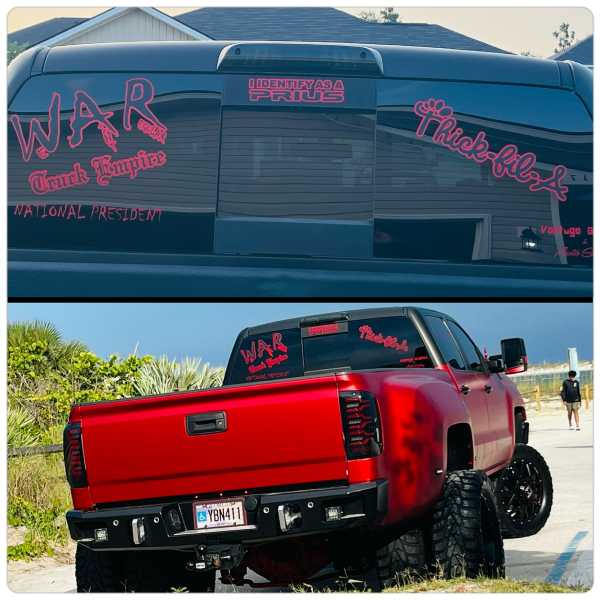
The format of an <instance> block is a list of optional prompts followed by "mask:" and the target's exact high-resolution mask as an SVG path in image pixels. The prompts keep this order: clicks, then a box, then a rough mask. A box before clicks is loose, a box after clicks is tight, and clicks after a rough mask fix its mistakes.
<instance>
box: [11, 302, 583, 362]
mask: <svg viewBox="0 0 600 600" xmlns="http://www.w3.org/2000/svg"><path fill="white" fill-rule="evenodd" d="M392 305H393V304H390V303H387V304H378V303H362V304H361V303H342V302H340V303H321V302H319V303H317V302H315V303H311V302H304V303H285V302H281V303H189V304H188V303H180V304H178V303H131V304H129V303H98V304H95V303H65V304H62V303H57V304H54V303H46V304H45V303H35V304H28V303H23V304H20V303H12V304H9V307H8V318H9V321H10V322H13V321H22V320H35V319H38V320H41V321H50V322H52V323H54V325H56V327H58V329H59V330H60V331H61V333H62V335H63V337H64V338H65V339H67V340H71V339H73V340H74V339H77V340H80V341H82V342H84V343H85V344H87V346H88V347H89V348H90V350H92V351H93V352H96V353H97V354H99V355H100V356H103V357H106V356H107V355H109V354H111V353H115V354H119V355H121V356H125V355H127V354H129V353H130V352H132V351H133V350H134V349H135V347H136V345H137V346H138V354H154V355H161V354H167V355H168V356H169V357H171V358H177V359H180V358H182V357H184V356H196V357H201V358H203V359H204V360H206V361H208V362H210V363H211V364H213V365H224V364H226V362H227V359H228V357H229V352H230V350H231V347H232V345H233V342H234V340H235V337H236V335H237V333H238V332H239V331H240V330H241V329H243V328H244V327H246V326H249V325H255V324H259V323H263V322H267V321H272V320H277V319H284V318H287V317H294V316H300V315H306V314H314V313H321V312H332V311H338V310H347V309H350V308H367V307H375V306H392ZM418 305H419V306H425V307H430V308H435V309H437V310H441V311H442V312H446V313H448V314H450V315H452V316H453V317H454V318H455V319H457V320H458V322H459V323H461V324H462V325H463V327H464V328H465V329H466V330H467V331H468V332H469V333H470V334H471V336H472V337H473V338H474V340H475V341H476V342H477V343H478V344H479V346H480V347H481V348H484V347H485V348H487V350H488V352H489V353H490V354H494V353H495V352H499V350H500V345H499V341H500V339H501V338H503V337H523V338H525V342H526V344H527V351H528V352H527V353H528V355H529V357H530V361H531V362H532V363H538V362H542V361H544V360H546V361H550V362H554V361H561V362H562V361H565V360H566V357H567V347H569V346H575V347H577V349H578V354H579V357H580V359H590V358H592V305H591V304H570V303H561V304H554V303H550V304H542V303H540V304H536V303H522V304H520V303H490V304H486V303H472V304H471V303H431V304H427V303H419V304H418Z"/></svg>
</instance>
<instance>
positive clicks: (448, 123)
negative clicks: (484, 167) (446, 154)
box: [413, 98, 569, 202]
mask: <svg viewBox="0 0 600 600" xmlns="http://www.w3.org/2000/svg"><path fill="white" fill-rule="evenodd" d="M413 111H414V113H415V114H416V115H417V117H419V118H420V122H419V125H418V126H417V130H416V135H417V137H419V138H423V137H425V135H426V134H429V135H431V139H432V141H433V142H434V143H435V144H438V145H440V146H443V147H444V148H447V149H448V150H450V151H452V152H457V153H458V154H460V155H461V156H463V157H464V158H466V159H468V160H473V161H475V162H477V163H480V164H481V163H485V162H489V164H490V167H491V171H492V173H493V175H494V176H495V177H498V178H500V177H510V178H511V179H514V180H515V181H518V182H519V183H523V184H526V185H528V186H529V189H530V190H531V191H532V192H541V191H547V192H549V193H550V195H551V196H552V198H554V199H556V200H560V201H561V202H565V201H566V200H567V192H568V191H569V188H568V187H567V186H566V185H564V184H563V179H564V177H565V175H566V174H567V167H565V166H564V165H555V166H554V167H553V169H552V173H551V174H550V176H549V177H543V176H542V175H541V174H540V172H539V171H537V170H536V169H535V166H536V163H537V157H536V155H535V154H534V153H533V152H523V153H520V152H519V148H518V147H517V146H516V144H505V145H504V146H502V148H500V149H499V150H498V151H497V152H494V151H493V150H491V149H490V143H489V141H488V139H487V137H486V134H485V131H479V132H478V133H477V135H476V136H475V137H474V138H473V137H470V136H468V135H465V134H464V130H463V129H462V128H461V127H458V126H457V120H456V117H455V116H454V111H453V109H452V107H450V106H448V105H447V104H446V102H445V101H444V100H441V99H436V98H429V99H428V100H418V101H417V102H415V104H414V106H413ZM432 124H433V127H432V128H431V129H430V125H432ZM428 130H429V131H428Z"/></svg>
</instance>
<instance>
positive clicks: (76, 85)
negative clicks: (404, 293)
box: [8, 72, 593, 268]
mask: <svg viewBox="0 0 600 600" xmlns="http://www.w3.org/2000/svg"><path fill="white" fill-rule="evenodd" d="M228 77H229V78H231V77H234V76H228V75H217V74H215V75H202V74H197V75H194V74H189V73H188V74H183V73H155V74H148V73H145V74H141V75H140V74H136V73H133V72H132V73H90V74H83V73H77V74H51V75H41V76H36V77H33V78H31V79H29V80H28V81H27V82H26V83H25V85H24V86H23V87H22V88H21V90H20V91H19V92H18V94H17V96H16V97H15V99H14V101H13V102H12V103H11V106H10V110H9V125H8V218H9V245H10V246H11V247H12V248H40V249H68V250H130V251H141V252H178V253H190V254H194V253H198V254H206V253H213V252H220V251H223V252H234V253H236V254H242V255H243V254H253V253H261V254H263V255H264V254H269V253H273V254H283V255H285V254H294V255H296V256H298V255H301V256H317V257H334V258H350V257H352V258H353V259H356V258H364V259H375V260H380V261H394V260H395V261H404V260H421V261H436V262H440V261H441V262H454V263H479V264H486V263H488V264H492V263H504V264H510V263H512V264H532V265H537V266H553V267H557V266H558V267H560V266H571V267H584V268H585V267H591V265H592V240H593V229H592V171H593V167H592V131H593V126H592V119H591V116H590V115H589V114H588V112H587V110H586V108H585V106H584V104H583V102H582V101H581V99H580V98H579V97H578V96H577V94H576V93H575V92H574V91H571V90H566V89H558V88H550V87H542V86H528V85H509V84H506V83H504V84H493V83H472V82H456V81H448V82H446V81H425V80H409V79H407V80H396V79H385V78H381V79H375V80H374V81H375V84H376V92H375V93H374V97H376V101H375V100H372V101H371V100H368V102H372V107H371V108H370V109H369V107H368V106H367V105H366V104H365V105H363V104H364V102H366V103H367V104H368V102H367V101H366V100H365V101H364V102H363V101H361V100H360V98H358V99H357V97H354V96H353V99H352V102H353V103H352V105H350V104H349V103H348V99H349V98H350V92H351V91H352V90H355V89H359V88H360V86H359V87H356V86H357V85H358V83H360V82H359V78H354V79H353V78H350V77H345V78H344V77H342V78H339V79H338V78H330V79H335V80H336V84H337V82H338V81H339V82H340V84H339V85H340V90H341V91H343V90H345V93H346V97H345V98H344V96H343V93H342V95H341V96H340V98H341V99H342V100H343V101H341V102H336V103H328V104H326V105H320V104H318V103H313V104H310V105H300V104H297V103H296V104H286V103H285V102H282V101H281V100H280V99H279V100H272V99H270V98H266V99H263V100H261V101H260V102H259V103H253V102H250V101H248V100H244V102H237V101H235V102H231V101H230V100H227V99H226V98H225V100H226V101H224V96H223V90H225V89H226V88H227V81H228ZM235 77H236V78H237V80H240V76H239V75H236V76H235ZM244 77H246V76H242V78H244ZM254 78H255V76H252V75H248V76H247V80H248V81H247V82H246V84H245V85H246V87H248V86H250V81H251V80H252V79H254ZM362 81H367V80H362ZM243 83H244V82H242V84H243ZM242 88H244V89H245V87H244V85H242ZM240 89H241V88H240ZM361 102H363V104H361ZM224 103H225V105H224ZM34 131H35V132H36V133H37V135H36V136H33V134H32V132H34ZM34 137H35V139H34ZM324 149H325V150H326V151H325V150H324ZM231 222H234V223H235V224H236V225H235V227H234V228H233V229H227V228H222V229H219V227H217V225H218V224H219V223H225V224H227V223H231ZM257 222H258V225H257ZM265 222H266V223H267V225H268V231H271V232H273V233H277V232H285V235H284V234H281V233H280V234H279V237H277V236H274V238H273V239H277V240H279V239H280V238H281V239H282V240H286V239H287V240H291V238H292V236H295V237H294V239H295V245H294V246H293V251H292V250H290V249H286V248H285V247H280V246H282V245H283V246H284V245H285V244H284V243H283V242H282V243H279V242H278V243H277V244H275V245H274V246H273V247H270V246H268V248H269V249H268V250H267V251H265V250H264V248H265V244H264V239H265V231H267V229H264V228H263V226H262V224H263V223H265ZM290 224H292V225H290ZM317 224H318V227H319V229H318V231H319V235H318V236H316V238H315V236H314V235H313V238H312V239H311V235H310V233H311V231H313V228H314V227H316V226H317ZM240 227H241V229H240ZM219 231H221V232H229V233H228V235H232V234H231V232H232V231H233V232H237V233H236V234H235V235H236V236H237V238H238V239H239V240H240V241H239V243H238V242H236V243H235V244H234V245H233V246H231V245H228V244H227V243H225V244H224V243H223V242H222V240H221V241H219V239H217V238H219ZM222 235H223V234H222ZM286 236H287V237H286ZM348 236H353V242H352V243H348ZM269 237H270V236H266V238H269ZM298 240H299V241H298ZM323 240H325V241H326V242H327V243H325V242H324V241H323ZM259 241H260V243H259ZM231 248H233V250H232V249H231ZM215 249H216V250H215ZM220 249H223V250H220Z"/></svg>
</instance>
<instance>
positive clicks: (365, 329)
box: [358, 325, 408, 353]
mask: <svg viewBox="0 0 600 600" xmlns="http://www.w3.org/2000/svg"><path fill="white" fill-rule="evenodd" d="M358 332H359V334H360V339H361V340H367V341H368V342H373V343H374V344H380V345H381V346H383V347H384V348H391V349H392V350H396V351H397V352H403V353H405V352H408V341H407V340H398V338H397V337H396V336H394V335H383V334H382V333H375V332H374V331H373V328H372V327H371V326H370V325H361V326H360V327H359V328H358Z"/></svg>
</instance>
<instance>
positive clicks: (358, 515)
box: [338, 513, 367, 521]
mask: <svg viewBox="0 0 600 600" xmlns="http://www.w3.org/2000/svg"><path fill="white" fill-rule="evenodd" d="M366 516H367V515H366V514H365V513H356V514H354V515H344V516H343V517H340V518H339V519H338V521H342V520H343V519H359V518H360V517H366Z"/></svg>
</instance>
